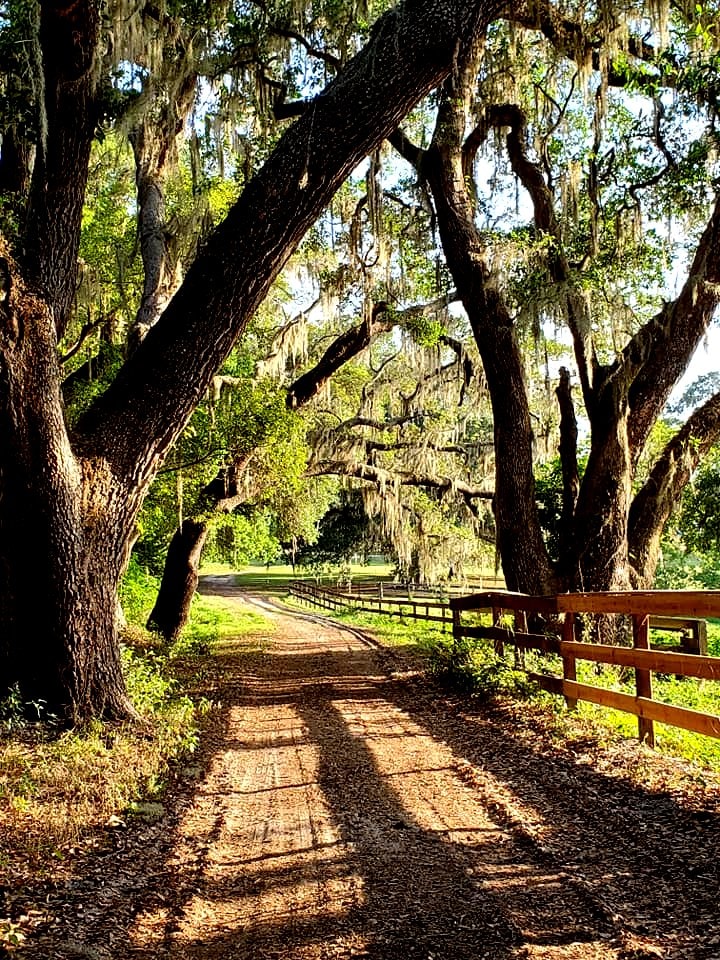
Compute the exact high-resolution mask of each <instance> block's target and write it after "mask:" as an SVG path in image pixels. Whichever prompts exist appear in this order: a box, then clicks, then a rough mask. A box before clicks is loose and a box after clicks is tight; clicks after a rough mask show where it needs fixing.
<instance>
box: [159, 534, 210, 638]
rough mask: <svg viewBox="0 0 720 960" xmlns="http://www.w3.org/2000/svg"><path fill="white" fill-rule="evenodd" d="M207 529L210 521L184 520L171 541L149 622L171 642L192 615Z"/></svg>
mask: <svg viewBox="0 0 720 960" xmlns="http://www.w3.org/2000/svg"><path fill="white" fill-rule="evenodd" d="M207 533H208V525H207V523H204V522H202V521H197V520H184V521H183V523H182V526H180V527H179V528H178V529H177V530H176V531H175V533H174V535H173V538H172V540H171V541H170V546H169V547H168V552H167V556H166V558H165V569H164V570H163V577H162V582H161V584H160V590H159V591H158V595H157V599H156V601H155V606H154V607H153V609H152V613H151V614H150V617H149V619H148V624H147V625H148V629H150V630H158V631H159V632H160V633H161V634H162V635H163V637H164V638H165V639H166V640H167V641H168V642H172V641H173V640H177V638H178V637H179V636H180V632H181V630H182V628H183V627H184V626H185V624H186V623H187V621H188V618H189V616H190V604H191V603H192V598H193V596H194V594H195V590H196V589H197V585H198V567H199V565H200V557H201V555H202V549H203V547H204V545H205V539H206V537H207Z"/></svg>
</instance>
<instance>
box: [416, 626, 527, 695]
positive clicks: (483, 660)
mask: <svg viewBox="0 0 720 960" xmlns="http://www.w3.org/2000/svg"><path fill="white" fill-rule="evenodd" d="M429 668H430V673H431V674H432V675H433V676H434V677H436V678H437V679H438V680H439V681H440V682H441V683H444V684H447V685H448V686H450V687H452V688H453V689H454V690H458V691H459V692H461V693H465V694H469V695H470V696H472V697H473V699H475V700H477V701H479V702H480V703H487V702H489V701H491V700H494V699H495V698H497V697H501V696H512V697H516V698H523V699H525V698H528V697H531V696H533V695H534V694H535V693H536V692H537V686H536V685H535V684H534V683H533V682H532V681H531V680H529V679H528V677H527V674H526V673H524V671H522V670H517V669H515V668H513V667H511V666H510V665H509V664H508V663H507V661H506V660H505V659H504V658H503V657H498V656H497V655H496V654H495V653H494V652H493V650H492V648H491V647H490V645H489V644H485V643H474V642H472V641H470V640H468V639H465V638H463V639H459V640H454V639H453V638H448V639H447V640H445V641H443V642H441V643H437V644H435V645H434V646H433V647H432V648H431V650H430V656H429Z"/></svg>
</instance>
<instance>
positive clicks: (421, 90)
mask: <svg viewBox="0 0 720 960" xmlns="http://www.w3.org/2000/svg"><path fill="white" fill-rule="evenodd" d="M500 8H501V3H500V2H499V0H456V2H455V3H453V4H451V5H447V4H442V5H438V4H437V3H435V2H434V0H413V2H412V3H405V4H401V5H399V6H398V7H396V8H394V9H392V10H390V11H389V12H388V13H387V14H385V15H384V16H383V17H381V18H380V19H379V20H378V22H377V23H376V25H375V27H374V29H373V31H372V34H371V38H370V40H369V42H368V44H367V45H366V46H365V48H364V49H363V50H362V51H361V52H360V53H359V54H358V55H357V56H356V57H354V58H353V59H352V60H351V61H350V62H349V63H348V65H347V66H346V67H345V68H344V69H343V71H342V72H341V73H340V74H339V75H338V77H337V78H336V79H335V80H334V81H333V82H332V83H331V84H330V85H329V86H328V87H327V88H326V89H325V91H324V92H323V93H322V94H321V95H320V96H318V97H316V98H315V100H314V101H313V105H312V108H311V109H309V110H308V111H307V112H306V114H305V115H304V116H303V117H301V118H300V119H299V120H297V121H296V122H295V123H294V124H293V125H292V126H291V127H290V128H289V129H287V130H286V131H285V133H284V134H283V136H282V137H281V139H280V141H279V142H278V145H277V146H276V148H275V150H274V151H273V153H272V154H271V155H270V157H269V158H268V160H267V161H266V162H265V164H264V165H263V167H262V168H261V170H260V171H259V172H258V173H257V174H256V176H255V177H253V179H252V180H251V181H250V182H249V183H248V185H247V186H246V188H245V190H244V191H243V193H242V195H241V197H240V199H239V200H238V201H237V203H236V204H235V205H234V207H233V208H232V209H231V210H230V212H229V214H228V215H227V217H226V218H225V220H224V221H223V222H222V223H221V224H220V225H219V226H218V227H217V228H216V229H215V231H214V232H213V233H212V234H211V236H210V237H209V238H208V240H207V242H206V244H205V246H204V247H203V249H202V251H201V252H200V254H199V255H198V257H197V259H196V260H195V262H194V264H193V265H192V267H191V268H190V270H189V271H188V273H187V275H186V277H185V280H184V282H183V284H182V286H181V287H180V289H179V290H178V291H177V293H176V294H175V296H174V297H173V299H172V301H171V302H170V304H169V305H168V307H167V309H166V310H165V312H164V314H163V316H162V317H161V319H160V320H159V321H158V323H157V324H155V326H154V327H153V328H152V329H151V330H150V332H149V333H148V335H147V336H146V337H145V339H144V340H143V342H142V344H141V346H140V347H139V348H138V350H136V351H135V352H134V354H133V355H132V356H131V357H129V358H128V360H127V361H126V363H125V365H124V367H123V368H122V370H121V371H120V373H119V374H118V376H117V377H116V378H115V380H114V382H113V384H112V385H111V386H110V388H109V389H108V390H107V392H106V393H105V394H104V396H102V397H101V398H99V399H98V400H97V401H96V402H95V403H94V404H93V406H92V407H91V409H90V410H89V411H88V413H87V414H86V415H85V416H84V418H83V419H82V421H81V422H80V424H79V425H78V430H77V432H76V442H77V444H78V446H79V448H81V449H82V451H83V452H84V453H86V454H88V455H95V456H103V457H106V458H108V459H109V460H110V461H111V462H112V464H113V469H114V470H115V472H116V475H118V476H122V475H125V476H128V477H130V476H132V477H133V478H134V479H133V482H134V483H137V481H138V478H139V477H148V478H149V477H150V476H151V475H152V473H153V471H154V470H155V469H157V466H158V461H159V459H160V458H161V457H162V456H163V455H164V454H165V452H166V451H167V449H168V448H169V446H170V445H171V444H172V442H173V441H174V440H175V438H176V437H177V435H178V433H179V431H180V430H181V429H182V426H183V425H184V423H185V422H186V420H187V418H188V417H189V415H190V412H191V411H192V409H193V407H194V406H195V404H196V403H197V402H198V400H199V399H200V397H201V396H202V395H203V394H204V393H205V391H206V390H207V388H208V386H209V384H210V381H211V379H212V376H213V375H214V373H215V371H216V370H217V369H218V367H219V366H220V363H221V362H222V361H223V360H224V359H225V357H226V356H227V355H228V353H229V352H230V350H231V349H232V347H233V345H234V344H235V342H236V341H237V339H238V337H239V336H240V335H241V333H242V332H243V331H244V329H245V326H246V324H247V322H248V320H249V319H250V317H251V316H252V315H253V314H254V312H255V310H256V309H257V307H258V306H259V304H260V303H261V302H262V300H263V299H264V297H265V296H266V294H267V291H268V289H269V287H270V285H271V283H272V282H273V280H274V279H275V277H276V276H277V275H278V273H279V272H280V270H281V269H282V267H283V266H284V264H285V262H286V260H287V258H288V257H289V256H290V254H291V253H292V251H293V250H294V249H295V247H296V246H297V244H298V243H299V242H300V240H301V238H302V237H303V236H304V235H305V233H306V231H307V229H308V228H309V227H310V226H311V225H312V223H313V222H314V221H315V219H316V217H317V216H318V214H319V213H320V212H321V211H322V209H323V208H324V207H325V206H326V205H327V203H328V201H329V200H330V198H331V197H332V195H333V194H334V192H335V190H336V189H337V188H338V187H339V185H340V184H341V183H342V182H343V180H344V179H345V178H346V176H347V175H348V174H349V173H350V171H351V170H353V169H354V167H355V166H356V165H357V163H358V162H359V161H360V160H361V159H362V157H363V156H365V155H366V154H367V153H368V152H369V151H371V150H373V149H374V148H375V147H377V146H378V145H379V144H380V143H381V142H382V140H383V139H384V138H385V137H386V136H388V135H389V134H390V133H391V132H392V131H393V130H395V129H396V128H397V126H398V123H399V122H400V120H401V119H402V117H403V116H404V115H405V114H406V113H407V112H408V110H409V109H411V108H412V107H413V106H414V105H415V103H417V102H418V100H419V99H421V98H422V97H423V96H424V95H425V94H426V93H427V92H428V91H429V90H431V89H432V88H433V87H434V86H436V85H437V83H438V82H439V81H440V80H441V79H442V78H443V77H444V76H446V75H447V73H448V72H449V71H450V69H451V67H452V63H453V58H454V56H455V51H456V45H457V38H458V37H459V36H464V35H468V34H472V33H476V32H478V30H480V31H482V28H483V27H484V25H486V24H487V23H488V22H489V21H490V19H492V17H493V16H495V15H496V14H497V13H498V11H499V10H500Z"/></svg>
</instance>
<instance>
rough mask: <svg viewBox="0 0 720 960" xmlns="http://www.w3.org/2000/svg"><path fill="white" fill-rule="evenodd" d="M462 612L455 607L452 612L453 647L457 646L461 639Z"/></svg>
mask: <svg viewBox="0 0 720 960" xmlns="http://www.w3.org/2000/svg"><path fill="white" fill-rule="evenodd" d="M460 630H461V627H460V611H459V610H458V609H457V608H455V607H453V611H452V635H453V646H454V647H456V646H457V642H458V640H459V639H460Z"/></svg>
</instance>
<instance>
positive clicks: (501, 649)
mask: <svg viewBox="0 0 720 960" xmlns="http://www.w3.org/2000/svg"><path fill="white" fill-rule="evenodd" d="M502 615H503V612H502V608H501V607H493V608H492V625H493V626H494V627H499V626H500V621H501V620H502ZM493 647H494V649H495V656H497V657H504V656H505V644H504V643H503V642H502V640H501V639H500V636H499V635H498V636H496V637H495V639H494V640H493Z"/></svg>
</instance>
